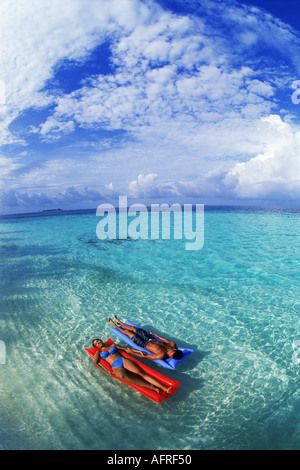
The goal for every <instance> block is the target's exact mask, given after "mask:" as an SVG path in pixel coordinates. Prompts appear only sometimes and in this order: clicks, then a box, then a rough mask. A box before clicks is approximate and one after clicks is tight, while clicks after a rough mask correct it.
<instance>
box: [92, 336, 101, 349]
mask: <svg viewBox="0 0 300 470" xmlns="http://www.w3.org/2000/svg"><path fill="white" fill-rule="evenodd" d="M95 341H101V339H99V338H95V339H93V347H95V345H94V342H95Z"/></svg>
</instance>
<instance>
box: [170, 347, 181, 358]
mask: <svg viewBox="0 0 300 470" xmlns="http://www.w3.org/2000/svg"><path fill="white" fill-rule="evenodd" d="M182 356H183V353H182V351H180V349H176V351H175V352H174V354H173V356H172V357H173V359H177V360H178V359H181V358H182Z"/></svg>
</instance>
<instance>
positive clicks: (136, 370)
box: [123, 358, 171, 392]
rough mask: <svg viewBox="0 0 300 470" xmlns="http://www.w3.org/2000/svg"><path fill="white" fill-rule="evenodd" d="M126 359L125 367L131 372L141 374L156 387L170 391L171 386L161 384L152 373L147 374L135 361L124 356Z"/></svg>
mask: <svg viewBox="0 0 300 470" xmlns="http://www.w3.org/2000/svg"><path fill="white" fill-rule="evenodd" d="M123 361H124V368H125V369H127V370H129V371H130V372H134V373H135V374H138V375H140V376H141V377H143V379H144V380H146V381H147V382H149V383H150V384H152V385H154V386H155V387H158V388H160V389H161V390H163V391H164V392H168V391H169V390H170V388H171V387H166V386H165V385H163V384H161V383H160V382H159V381H158V380H156V379H155V378H154V377H151V375H148V374H146V373H145V372H144V371H142V369H140V368H139V367H138V366H137V365H136V364H135V362H133V361H131V360H130V359H127V358H126V359H125V358H123Z"/></svg>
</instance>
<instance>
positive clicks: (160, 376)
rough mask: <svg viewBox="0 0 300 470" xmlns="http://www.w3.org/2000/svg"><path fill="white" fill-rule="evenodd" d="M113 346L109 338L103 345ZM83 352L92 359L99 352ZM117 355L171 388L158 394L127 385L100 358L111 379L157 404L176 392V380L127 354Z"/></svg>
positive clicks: (121, 352) (138, 386)
mask: <svg viewBox="0 0 300 470" xmlns="http://www.w3.org/2000/svg"><path fill="white" fill-rule="evenodd" d="M114 344H115V343H114V342H113V341H112V339H110V338H109V339H108V340H107V341H106V342H105V344H104V345H105V346H110V345H114ZM85 350H86V352H87V353H88V354H89V355H90V356H91V357H94V355H95V353H96V351H99V348H86V349H85ZM119 353H120V354H121V355H122V356H123V357H126V358H127V359H130V360H131V361H133V362H135V363H136V364H137V365H138V366H139V368H140V369H142V370H143V371H144V372H146V374H148V375H151V376H152V377H154V378H155V379H156V380H158V381H159V382H160V383H162V384H163V385H166V386H169V387H172V388H171V390H170V391H169V392H168V393H166V392H163V391H162V390H161V391H160V392H159V393H158V392H155V391H154V390H150V389H149V388H147V387H143V386H140V385H135V384H132V383H129V382H127V381H126V380H123V379H120V378H119V377H116V376H115V375H114V373H113V372H112V368H111V367H110V364H109V363H108V362H107V361H105V360H104V359H102V358H100V361H99V364H100V365H101V366H102V367H104V368H105V369H106V370H107V371H108V372H112V374H111V375H112V377H114V378H116V379H118V380H120V381H121V382H124V383H126V384H127V385H129V386H130V387H132V388H134V389H135V390H137V391H138V392H140V393H141V394H142V395H145V396H146V397H148V398H150V399H151V400H153V401H155V402H157V403H160V402H162V401H164V400H166V399H167V398H169V397H170V396H171V395H173V393H174V392H175V391H176V390H177V388H178V386H179V382H177V381H176V380H173V379H170V378H169V377H166V376H165V375H163V374H161V373H160V372H157V371H155V370H153V369H151V367H148V366H146V365H145V364H143V363H142V362H140V361H138V360H137V359H135V358H134V357H132V356H129V354H127V353H126V352H124V351H119ZM127 373H128V375H133V374H132V373H131V372H129V371H127ZM139 378H140V379H141V380H142V381H143V379H142V378H141V377H139Z"/></svg>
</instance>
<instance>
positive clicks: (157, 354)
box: [108, 315, 182, 361]
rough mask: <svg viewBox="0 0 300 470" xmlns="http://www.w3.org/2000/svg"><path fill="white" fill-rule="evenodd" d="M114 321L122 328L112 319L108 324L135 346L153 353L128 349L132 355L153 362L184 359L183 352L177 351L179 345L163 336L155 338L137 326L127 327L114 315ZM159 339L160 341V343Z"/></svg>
mask: <svg viewBox="0 0 300 470" xmlns="http://www.w3.org/2000/svg"><path fill="white" fill-rule="evenodd" d="M114 319H115V320H116V322H117V323H118V324H119V325H121V327H122V328H120V327H119V326H118V325H116V323H114V321H113V320H112V319H111V318H109V319H108V322H109V323H110V324H111V325H112V326H113V327H115V328H116V329H117V330H118V331H120V332H121V333H124V334H125V335H127V336H128V337H129V338H130V339H131V341H132V342H133V343H134V344H136V345H137V346H139V347H141V348H144V349H147V350H148V351H150V353H152V354H146V353H143V352H141V351H136V350H134V349H130V350H129V349H126V351H127V352H129V353H130V354H134V355H135V356H139V357H141V356H142V357H144V358H146V359H150V360H153V361H154V360H157V359H167V358H168V357H172V358H173V359H181V358H182V351H180V350H179V349H177V345H176V343H174V342H173V341H169V340H167V339H166V338H163V337H162V336H158V335H157V334H155V336H154V334H153V333H150V332H149V331H146V330H143V329H142V328H136V327H135V326H131V325H127V324H126V323H123V322H121V321H120V320H119V319H118V318H117V317H116V315H114ZM157 338H158V339H159V340H160V341H158V340H157Z"/></svg>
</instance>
